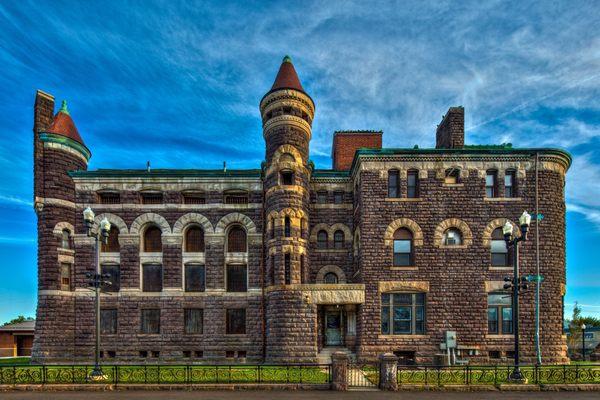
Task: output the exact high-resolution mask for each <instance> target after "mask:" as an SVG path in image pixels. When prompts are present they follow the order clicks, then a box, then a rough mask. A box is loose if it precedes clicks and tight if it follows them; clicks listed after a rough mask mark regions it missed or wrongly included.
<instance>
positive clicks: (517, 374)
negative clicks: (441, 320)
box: [502, 211, 531, 382]
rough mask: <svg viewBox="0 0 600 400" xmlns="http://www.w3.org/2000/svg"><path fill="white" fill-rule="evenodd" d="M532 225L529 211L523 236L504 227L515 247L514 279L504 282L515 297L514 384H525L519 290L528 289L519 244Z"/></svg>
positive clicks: (521, 222)
mask: <svg viewBox="0 0 600 400" xmlns="http://www.w3.org/2000/svg"><path fill="white" fill-rule="evenodd" d="M530 224H531V215H529V214H528V213H527V211H523V214H522V215H521V216H520V217H519V225H520V226H521V236H520V237H513V226H512V224H511V223H510V222H509V221H506V223H505V224H504V226H503V227H502V233H503V234H504V241H505V242H506V247H513V248H514V252H513V277H512V278H510V277H506V278H504V281H505V282H507V283H506V284H505V285H504V289H511V288H512V295H513V334H514V336H515V366H514V369H513V371H512V372H511V373H510V376H509V379H510V380H511V381H514V382H525V381H526V379H525V376H524V375H523V373H522V372H521V370H520V368H519V290H520V289H527V280H526V278H525V277H524V276H523V277H521V276H519V242H524V241H526V240H527V232H528V231H529V225H530Z"/></svg>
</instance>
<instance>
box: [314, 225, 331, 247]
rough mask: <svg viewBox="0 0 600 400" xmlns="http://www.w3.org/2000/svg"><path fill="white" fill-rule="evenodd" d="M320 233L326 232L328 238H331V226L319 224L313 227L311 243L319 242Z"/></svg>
mask: <svg viewBox="0 0 600 400" xmlns="http://www.w3.org/2000/svg"><path fill="white" fill-rule="evenodd" d="M319 231H325V232H327V237H328V238H329V236H330V233H329V226H328V225H327V224H317V225H315V226H313V228H312V230H311V231H310V241H311V242H315V243H316V242H317V233H319Z"/></svg>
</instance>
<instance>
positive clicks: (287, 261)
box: [283, 253, 292, 285]
mask: <svg viewBox="0 0 600 400" xmlns="http://www.w3.org/2000/svg"><path fill="white" fill-rule="evenodd" d="M283 263H284V273H285V284H286V285H289V284H290V283H291V282H292V276H291V275H292V271H291V261H290V253H286V254H285V256H284V261H283Z"/></svg>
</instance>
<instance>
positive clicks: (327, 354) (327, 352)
mask: <svg viewBox="0 0 600 400" xmlns="http://www.w3.org/2000/svg"><path fill="white" fill-rule="evenodd" d="M336 352H342V353H345V354H347V355H348V357H350V362H354V361H356V354H354V353H353V352H351V351H350V350H348V349H347V348H346V347H342V346H331V347H323V349H322V350H321V352H320V353H319V354H317V361H318V363H319V364H331V355H332V354H333V353H336Z"/></svg>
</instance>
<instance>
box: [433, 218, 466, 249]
mask: <svg viewBox="0 0 600 400" xmlns="http://www.w3.org/2000/svg"><path fill="white" fill-rule="evenodd" d="M449 228H456V229H458V230H459V231H460V233H461V234H462V240H463V244H462V246H470V245H471V244H473V234H472V233H471V228H469V225H468V224H467V223H466V222H465V221H463V220H461V219H458V218H448V219H446V220H444V221H442V222H441V223H440V224H439V225H438V226H437V227H436V228H435V233H434V234H433V240H434V243H435V245H436V246H437V247H444V244H443V243H442V242H443V238H444V232H446V230H447V229H449Z"/></svg>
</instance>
